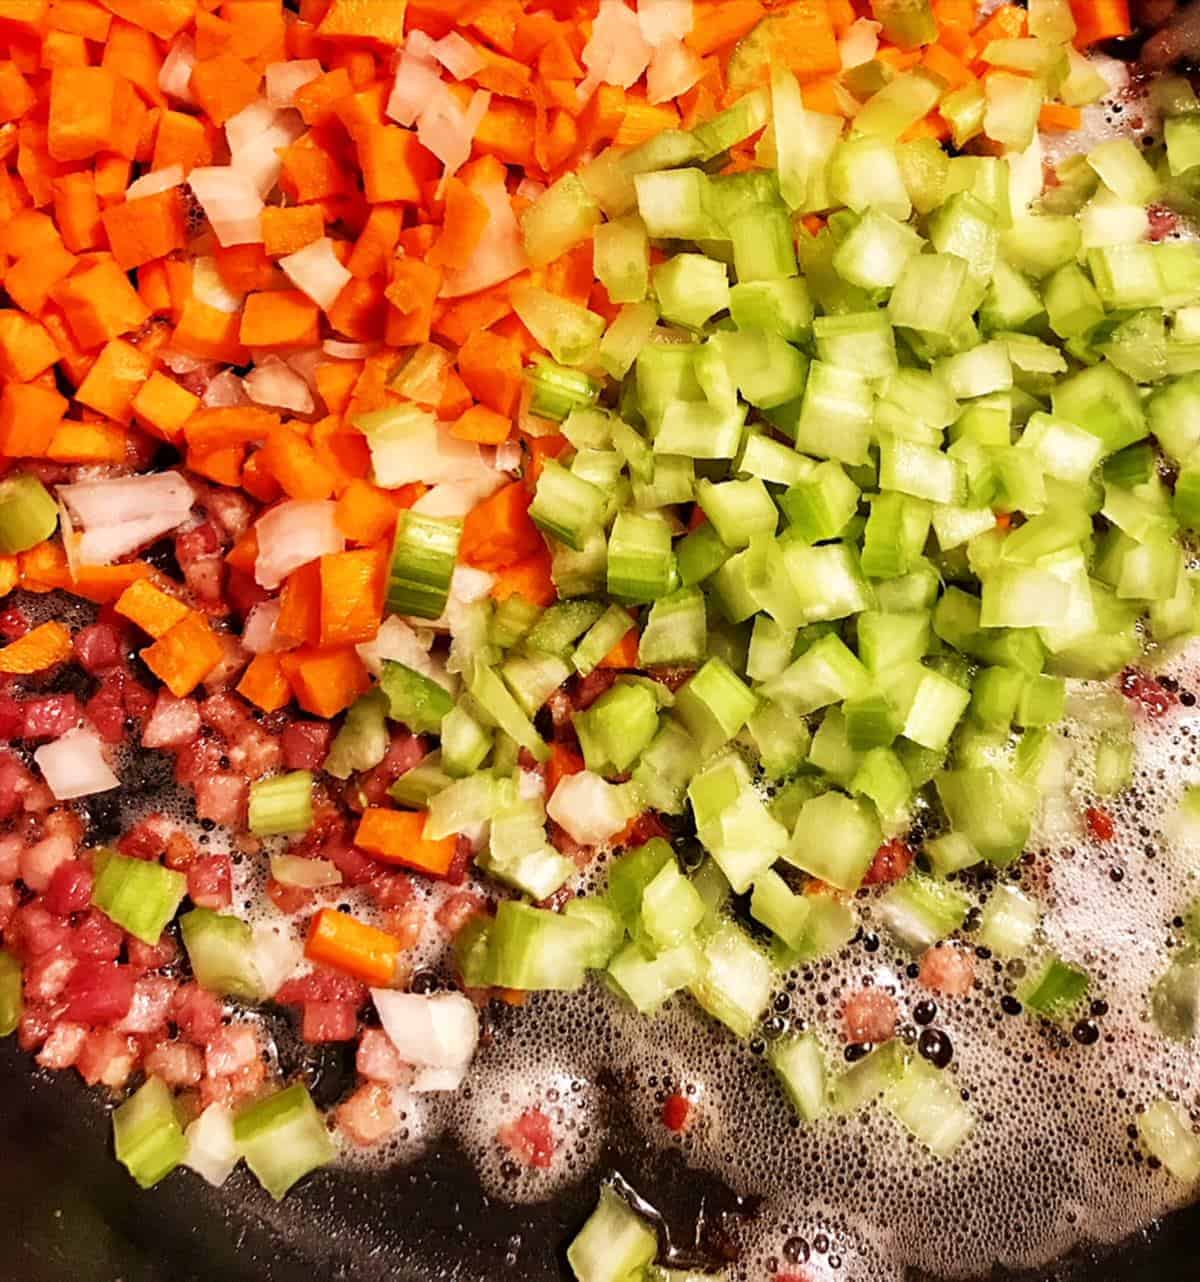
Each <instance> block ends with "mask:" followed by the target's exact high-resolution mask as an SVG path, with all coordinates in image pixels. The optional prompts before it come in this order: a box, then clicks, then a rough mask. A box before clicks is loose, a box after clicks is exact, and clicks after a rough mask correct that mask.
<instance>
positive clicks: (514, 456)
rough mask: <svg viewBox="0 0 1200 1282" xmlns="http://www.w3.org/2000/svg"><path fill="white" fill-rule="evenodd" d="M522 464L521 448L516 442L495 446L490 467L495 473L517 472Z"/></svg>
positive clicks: (505, 442) (503, 442)
mask: <svg viewBox="0 0 1200 1282" xmlns="http://www.w3.org/2000/svg"><path fill="white" fill-rule="evenodd" d="M523 462H524V458H523V455H522V453H521V446H520V444H519V443H518V442H517V441H501V443H500V444H499V445H497V446H496V453H495V456H494V457H493V459H492V466H493V467H494V468H495V469H496V471H497V472H519V471H520V470H521V467H522V464H523Z"/></svg>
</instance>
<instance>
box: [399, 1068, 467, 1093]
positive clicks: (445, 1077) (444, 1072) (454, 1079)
mask: <svg viewBox="0 0 1200 1282" xmlns="http://www.w3.org/2000/svg"><path fill="white" fill-rule="evenodd" d="M468 1067H469V1065H468V1064H460V1065H459V1066H458V1068H419V1069H417V1071H416V1072H415V1073H414V1074H413V1079H412V1086H411V1087H409V1089H410V1090H411V1091H412V1092H413V1094H414V1095H428V1094H429V1093H430V1092H431V1091H456V1090H458V1088H459V1087H460V1086H461V1085H462V1084H463V1079H464V1078H465V1077H466V1075H467V1069H468Z"/></svg>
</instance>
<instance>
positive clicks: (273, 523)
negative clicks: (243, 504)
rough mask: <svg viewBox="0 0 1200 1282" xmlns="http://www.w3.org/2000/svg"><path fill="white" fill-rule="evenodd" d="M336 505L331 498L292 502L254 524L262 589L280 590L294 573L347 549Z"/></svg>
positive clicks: (257, 571) (256, 564) (256, 569)
mask: <svg viewBox="0 0 1200 1282" xmlns="http://www.w3.org/2000/svg"><path fill="white" fill-rule="evenodd" d="M336 513H337V504H336V503H332V502H330V501H329V500H328V499H312V500H304V499H291V500H289V501H288V502H286V503H280V504H279V506H278V507H273V508H272V509H271V510H270V511H269V512H268V513H267V514H266V515H265V516H263V517H260V518H259V520H258V522H257V523H256V524H255V527H254V528H255V531H256V533H257V535H258V559H257V560H256V561H255V562H254V578H255V582H257V583H258V585H259V587H262V588H268V589H269V588H277V587H278V586H279V585H280V584H281V583H282V582H283V580H284V579H285V578H287V576H288V575H289V574H291V572H292V571H293V570H298V569H299V568H300V566H302V565H307V564H308V563H309V562H310V561H315V560H316V559H317V557H319V556H327V555H328V554H330V553H332V552H340V551H341V550H342V549H343V548H344V547H345V546H346V540H345V536H344V535H343V534H342V532H341V530H339V529H338V524H337V520H336Z"/></svg>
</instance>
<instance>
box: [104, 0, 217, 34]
mask: <svg viewBox="0 0 1200 1282" xmlns="http://www.w3.org/2000/svg"><path fill="white" fill-rule="evenodd" d="M104 4H105V8H107V9H111V10H112V11H113V13H115V14H116V15H117V17H118V18H122V19H124V20H125V21H126V22H131V23H133V25H134V26H136V27H145V28H146V30H147V31H149V32H150V33H151V34H152V35H155V36H157V37H158V38H159V39H160V40H172V39H174V38H175V37H176V36H177V35H178V34H179V33H180V32H181V31H182V30H183V29H184V27H186V26H187V25H188V24H189V23H190V22H191V21H192V19H193V18H194V17H195V14H196V0H104Z"/></svg>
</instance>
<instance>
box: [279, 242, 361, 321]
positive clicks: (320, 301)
mask: <svg viewBox="0 0 1200 1282" xmlns="http://www.w3.org/2000/svg"><path fill="white" fill-rule="evenodd" d="M279 266H280V267H282V268H283V271H284V273H285V274H286V276H287V278H288V280H290V281H291V282H292V284H293V285H295V286H296V288H297V289H299V290H302V291H303V292H304V293H305V294H307V295H308V296H309V298H311V299H312V300H313V302H314V303H316V304H317V306H318V307H320V308H321V309H322V310H323V311H328V310H329V309H330V308H331V307H332V306H333V305H334V303H335V302H337V297H338V295H339V294H340V293H341V292H342V290H343V289H345V288H346V285H347V284H348V283H349V282H350V279H351V277H350V273H349V272H348V271H347V270H346V268H345V267H343V266H342V263H341V260H340V259H339V258H338V256H337V254H335V253H334V252H333V241H332V240H330V239H329V237H328V236H322V237H321V239H320V240H314V241H313V242H312V244H310V245H305V246H304V248H303V249H298V250H296V252H295V253H294V254H286V255H284V257H283V258H281V259H280V260H279Z"/></svg>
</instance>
